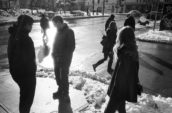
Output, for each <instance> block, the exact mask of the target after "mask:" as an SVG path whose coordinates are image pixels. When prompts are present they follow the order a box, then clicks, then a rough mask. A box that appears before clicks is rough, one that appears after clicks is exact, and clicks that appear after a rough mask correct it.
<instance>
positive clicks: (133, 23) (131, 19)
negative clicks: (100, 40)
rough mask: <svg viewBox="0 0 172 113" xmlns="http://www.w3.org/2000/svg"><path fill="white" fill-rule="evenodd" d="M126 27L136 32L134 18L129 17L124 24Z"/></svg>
mask: <svg viewBox="0 0 172 113" xmlns="http://www.w3.org/2000/svg"><path fill="white" fill-rule="evenodd" d="M124 26H130V27H132V28H133V29H134V30H135V20H134V17H133V16H129V17H128V18H127V19H126V20H125V23H124Z"/></svg>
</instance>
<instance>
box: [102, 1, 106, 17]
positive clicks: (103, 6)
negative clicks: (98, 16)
mask: <svg viewBox="0 0 172 113" xmlns="http://www.w3.org/2000/svg"><path fill="white" fill-rule="evenodd" d="M104 13H105V0H103V11H102V15H103V16H104Z"/></svg>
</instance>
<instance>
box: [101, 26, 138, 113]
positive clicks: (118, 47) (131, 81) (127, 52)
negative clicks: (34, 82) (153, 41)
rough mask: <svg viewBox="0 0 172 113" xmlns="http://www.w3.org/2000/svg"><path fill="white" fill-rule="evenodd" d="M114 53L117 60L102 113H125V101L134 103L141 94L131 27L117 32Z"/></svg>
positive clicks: (135, 48)
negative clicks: (106, 102)
mask: <svg viewBox="0 0 172 113" xmlns="http://www.w3.org/2000/svg"><path fill="white" fill-rule="evenodd" d="M114 53H115V54H116V56H117V60H116V64H115V70H114V72H113V74H112V79H111V82H110V85H109V88H108V91H107V94H108V96H109V97H110V98H109V102H108V104H107V107H106V108H105V111H104V113H114V112H115V111H117V110H118V112H119V113H126V110H125V101H128V102H135V103H136V102H137V95H140V94H141V85H139V78H138V71H139V57H138V50H137V45H136V41H135V34H134V30H133V29H132V28H131V27H129V26H126V27H123V28H122V29H121V30H120V31H119V34H118V36H117V39H116V44H115V47H114ZM139 86H140V87H139Z"/></svg>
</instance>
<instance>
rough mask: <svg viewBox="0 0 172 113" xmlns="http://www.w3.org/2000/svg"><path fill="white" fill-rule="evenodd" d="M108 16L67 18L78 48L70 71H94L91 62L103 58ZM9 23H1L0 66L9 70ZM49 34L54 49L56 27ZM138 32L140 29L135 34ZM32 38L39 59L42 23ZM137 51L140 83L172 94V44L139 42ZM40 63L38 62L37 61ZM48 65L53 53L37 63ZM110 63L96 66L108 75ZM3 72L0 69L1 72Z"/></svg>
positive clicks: (33, 30)
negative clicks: (6, 24) (102, 40)
mask: <svg viewBox="0 0 172 113" xmlns="http://www.w3.org/2000/svg"><path fill="white" fill-rule="evenodd" d="M106 19H107V18H90V19H78V20H69V21H66V22H67V23H68V24H69V26H70V27H71V28H72V29H73V30H74V32H75V38H76V49H75V52H74V55H73V61H72V64H71V70H79V71H82V72H88V73H91V74H95V72H94V71H93V68H92V64H93V63H95V62H97V61H98V60H99V59H101V58H103V54H102V46H101V44H100V41H101V38H102V35H103V33H104V24H105V22H106ZM123 22H124V20H119V19H117V20H116V23H117V26H118V28H120V27H122V26H123ZM8 27H9V26H0V34H1V35H0V69H1V70H3V69H7V68H8V62H7V55H6V48H7V40H8V37H9V34H8V31H7V29H8ZM47 33H48V36H49V43H48V45H49V46H50V48H52V44H53V40H54V35H55V28H54V29H53V28H52V29H50V30H48V31H47ZM138 33H139V32H138V31H137V33H136V34H138ZM30 36H31V37H32V39H33V41H34V44H35V50H36V54H37V59H38V60H40V57H41V55H40V54H41V53H40V48H41V47H40V46H41V45H42V34H41V28H40V25H39V23H35V24H34V25H33V29H32V32H31V34H30ZM137 44H138V50H139V57H140V70H139V79H140V81H141V84H142V85H143V86H144V87H145V88H147V89H148V90H149V89H150V90H151V91H153V92H157V93H161V94H164V95H168V96H172V52H171V51H172V46H171V45H166V44H158V43H148V42H139V41H137ZM38 62H39V61H38ZM38 65H41V66H43V67H46V68H52V67H53V62H52V58H51V51H50V54H49V55H48V56H47V57H45V58H44V59H43V61H42V62H40V63H38ZM106 69H107V62H105V63H104V64H103V65H100V67H98V68H97V71H96V74H98V75H100V76H109V75H108V73H107V72H106ZM0 73H1V71H0Z"/></svg>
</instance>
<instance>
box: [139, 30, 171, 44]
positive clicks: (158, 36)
mask: <svg viewBox="0 0 172 113" xmlns="http://www.w3.org/2000/svg"><path fill="white" fill-rule="evenodd" d="M137 38H138V39H139V40H146V41H154V42H164V43H172V31H168V30H164V31H158V30H155V31H153V30H149V31H148V32H146V33H143V34H139V35H137Z"/></svg>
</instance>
